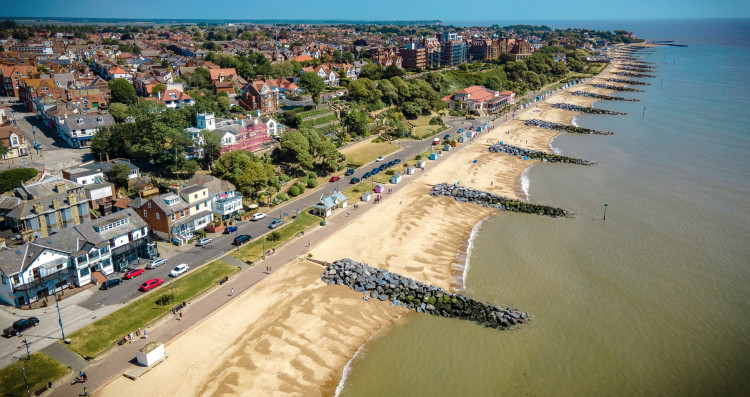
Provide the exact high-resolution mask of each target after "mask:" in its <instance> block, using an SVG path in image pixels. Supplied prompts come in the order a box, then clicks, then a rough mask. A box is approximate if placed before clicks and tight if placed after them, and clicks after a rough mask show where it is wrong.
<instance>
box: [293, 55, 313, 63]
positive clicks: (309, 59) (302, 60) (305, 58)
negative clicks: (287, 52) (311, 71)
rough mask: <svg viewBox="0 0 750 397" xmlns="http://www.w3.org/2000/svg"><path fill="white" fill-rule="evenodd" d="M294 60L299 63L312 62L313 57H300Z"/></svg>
mask: <svg viewBox="0 0 750 397" xmlns="http://www.w3.org/2000/svg"><path fill="white" fill-rule="evenodd" d="M294 60H295V61H297V62H305V61H312V60H313V57H311V56H309V55H300V56H298V57H296V58H294Z"/></svg>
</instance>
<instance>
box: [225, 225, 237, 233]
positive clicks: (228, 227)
mask: <svg viewBox="0 0 750 397" xmlns="http://www.w3.org/2000/svg"><path fill="white" fill-rule="evenodd" d="M236 231H237V226H227V228H226V229H224V234H229V233H234V232H236Z"/></svg>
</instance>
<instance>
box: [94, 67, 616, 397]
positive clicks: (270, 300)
mask: <svg viewBox="0 0 750 397" xmlns="http://www.w3.org/2000/svg"><path fill="white" fill-rule="evenodd" d="M616 63H618V61H613V62H612V63H611V64H610V65H609V66H607V67H606V68H605V69H604V70H602V72H601V73H600V74H599V75H597V76H593V77H591V78H590V79H589V81H587V82H586V83H583V84H578V85H575V86H571V87H568V88H566V89H565V90H561V91H557V92H555V93H554V94H553V95H552V96H550V97H547V98H546V99H545V100H544V101H543V102H538V103H536V104H533V105H529V106H527V107H526V108H525V109H521V110H518V111H516V115H515V118H513V119H510V120H508V121H503V120H502V119H498V120H496V122H494V123H492V125H493V128H492V129H490V130H489V131H488V132H486V133H483V134H482V135H480V136H479V137H477V138H475V141H474V143H473V144H470V145H465V146H462V147H460V149H461V150H460V151H458V152H457V153H453V154H452V155H451V157H450V158H448V159H445V161H443V162H440V163H438V164H436V165H434V166H433V164H434V163H428V170H427V171H425V173H424V174H422V175H421V176H420V178H419V179H416V180H410V179H406V180H405V182H402V183H405V184H406V186H403V188H400V189H399V190H398V191H397V192H396V193H394V194H393V195H390V196H392V197H387V199H386V200H384V201H383V203H381V204H378V205H377V206H375V207H371V208H368V209H366V210H365V211H366V212H365V213H364V214H361V216H360V218H359V219H357V220H356V221H354V222H352V223H351V224H349V225H346V226H345V227H343V228H342V230H340V231H339V232H337V233H335V234H333V235H331V236H328V237H327V238H326V239H325V240H324V241H323V242H321V243H320V244H318V245H317V246H315V247H312V249H311V253H312V254H313V257H314V258H315V259H318V260H325V261H333V260H336V259H341V258H344V257H349V258H352V259H354V260H355V261H358V262H362V263H368V264H370V265H371V266H375V267H378V268H382V269H385V270H388V271H391V272H396V273H399V274H402V275H404V276H407V277H411V278H414V279H418V280H420V281H422V282H425V283H427V284H431V285H435V286H438V287H441V288H443V289H446V290H448V291H451V292H461V291H457V290H456V288H455V285H454V282H455V278H456V271H457V270H459V269H457V268H458V265H459V264H458V263H457V262H459V261H460V260H459V258H460V257H461V255H462V253H463V254H464V255H465V258H464V265H463V269H462V270H461V271H460V273H461V283H462V289H463V288H464V287H465V278H466V275H467V272H468V269H469V268H470V264H469V257H470V254H471V249H472V243H473V239H474V237H475V235H476V233H477V232H478V230H479V228H481V224H482V223H483V222H484V220H486V219H488V218H489V217H490V216H492V215H494V214H496V213H497V212H498V211H497V210H494V209H489V208H484V207H479V206H466V205H465V204H461V203H458V202H456V201H455V200H453V199H451V198H448V197H431V196H430V195H429V187H430V185H433V184H438V183H442V182H451V183H452V182H453V181H460V184H461V185H462V186H467V187H470V188H474V189H480V190H485V191H489V192H491V193H495V194H500V195H506V196H511V197H517V198H521V199H524V196H526V197H525V200H526V201H528V191H526V193H524V194H523V195H521V194H519V193H523V191H524V189H523V185H522V184H523V181H522V179H523V177H524V175H525V174H528V170H530V169H531V167H533V166H534V165H536V164H539V163H541V161H535V160H523V159H520V158H515V157H512V156H507V155H500V154H497V153H490V152H489V151H488V150H487V146H488V145H487V144H485V143H484V142H485V141H484V140H487V142H488V143H489V142H491V141H499V140H503V141H506V142H508V143H510V144H514V145H518V146H522V147H527V148H530V149H534V150H543V151H544V150H549V148H551V143H552V141H553V140H554V139H555V138H556V137H557V136H559V135H560V134H562V133H561V132H557V131H550V130H543V129H540V128H537V127H529V126H525V125H524V124H523V121H524V120H527V119H530V118H540V119H544V120H549V121H554V122H558V123H564V124H570V123H571V121H572V118H573V117H575V115H576V114H579V113H576V112H571V111H568V110H563V109H555V108H552V107H551V104H552V103H557V102H561V101H563V102H567V103H574V104H577V105H580V106H591V104H592V103H593V102H595V101H596V100H595V99H594V98H588V97H580V96H573V95H572V94H570V91H571V90H587V91H592V92H608V91H607V90H603V89H598V88H594V87H592V86H591V84H593V83H594V81H595V80H599V79H602V78H605V77H607V76H608V75H610V74H611V73H612V68H613V66H614V65H615V64H616ZM553 150H554V148H553ZM474 161H476V163H475V162H474ZM527 189H528V187H527ZM384 196H385V195H384ZM397 196H398V197H397ZM404 204H405V205H404ZM442 214H451V216H443V215H442ZM336 217H344V214H338V215H336ZM373 230H377V231H378V233H372V231H373ZM353 236H367V238H366V239H365V238H357V237H353ZM321 272H322V268H321V267H319V266H317V265H313V264H312V263H311V262H309V261H293V262H290V263H288V264H287V265H286V266H284V267H283V268H282V269H280V270H279V271H278V272H275V273H274V274H273V275H272V276H270V277H268V278H266V279H264V280H263V281H262V282H260V283H258V284H257V285H256V286H254V287H253V288H252V289H250V290H247V291H244V292H243V293H242V294H240V295H239V296H238V297H237V298H236V300H235V301H233V302H231V303H230V304H228V305H227V306H225V307H223V308H222V309H220V310H219V311H217V312H215V313H213V314H212V315H211V317H212V320H214V321H203V322H202V323H201V324H200V325H198V326H196V327H195V328H194V329H192V330H190V331H189V332H186V333H185V334H183V335H181V336H180V337H179V338H177V339H175V340H173V341H171V342H170V343H169V344H168V345H167V351H168V352H169V354H170V358H171V359H172V360H167V361H165V362H164V363H162V364H161V365H159V366H157V367H155V368H154V369H153V370H151V371H149V372H148V373H147V374H145V375H144V376H143V377H141V378H140V379H139V380H138V381H137V382H132V381H130V380H127V379H125V378H119V379H115V380H114V381H112V382H111V383H110V384H109V385H108V386H106V387H105V388H103V389H102V390H101V391H100V394H101V395H102V396H106V395H112V396H116V395H122V394H124V393H126V392H130V391H132V392H137V391H138V390H143V389H144V388H155V389H156V390H162V392H164V393H165V394H180V395H205V394H232V395H257V394H267V395H304V396H309V395H338V393H340V390H343V384H344V382H345V380H346V377H347V375H348V373H344V371H345V370H346V369H347V368H349V370H351V366H350V365H351V363H352V362H354V361H355V359H356V358H357V357H359V356H360V352H361V351H363V350H364V349H365V348H366V346H367V343H368V342H369V341H371V340H373V338H374V337H375V336H376V335H381V334H382V332H383V331H384V330H386V331H387V330H388V329H390V325H391V324H393V323H395V322H396V321H399V320H401V319H402V318H403V317H405V314H407V313H409V311H408V310H406V309H404V308H401V307H398V306H391V305H390V303H389V302H379V301H372V300H371V301H364V300H362V299H361V297H362V295H361V293H358V292H355V291H353V290H349V289H348V288H347V287H344V286H329V285H326V284H324V283H322V282H320V273H321ZM498 303H500V304H503V305H511V306H512V305H513V302H498ZM206 352H211V354H206ZM180 375H182V376H181V378H182V379H183V381H182V382H180V383H179V384H174V383H173V382H168V380H169V379H174V378H175V377H176V376H180ZM185 375H188V376H185Z"/></svg>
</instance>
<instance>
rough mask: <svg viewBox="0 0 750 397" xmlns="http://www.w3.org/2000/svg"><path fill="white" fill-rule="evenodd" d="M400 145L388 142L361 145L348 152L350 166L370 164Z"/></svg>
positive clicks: (347, 158) (347, 159)
mask: <svg viewBox="0 0 750 397" xmlns="http://www.w3.org/2000/svg"><path fill="white" fill-rule="evenodd" d="M399 149H400V147H399V146H398V145H394V144H392V143H388V142H381V143H373V142H370V143H368V144H367V145H363V146H359V147H357V148H356V149H354V150H351V151H350V152H349V153H346V161H347V162H348V163H349V165H350V166H354V167H361V166H362V165H364V164H369V163H371V162H373V161H375V159H376V158H378V157H380V156H387V155H389V154H391V153H393V152H395V151H397V150H399Z"/></svg>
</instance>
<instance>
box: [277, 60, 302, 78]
mask: <svg viewBox="0 0 750 397" xmlns="http://www.w3.org/2000/svg"><path fill="white" fill-rule="evenodd" d="M298 71H299V69H297V68H295V67H294V64H293V63H292V62H290V61H282V62H277V63H274V64H273V65H271V77H273V78H279V77H292V76H294V75H295V74H296V73H297V72H298Z"/></svg>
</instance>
